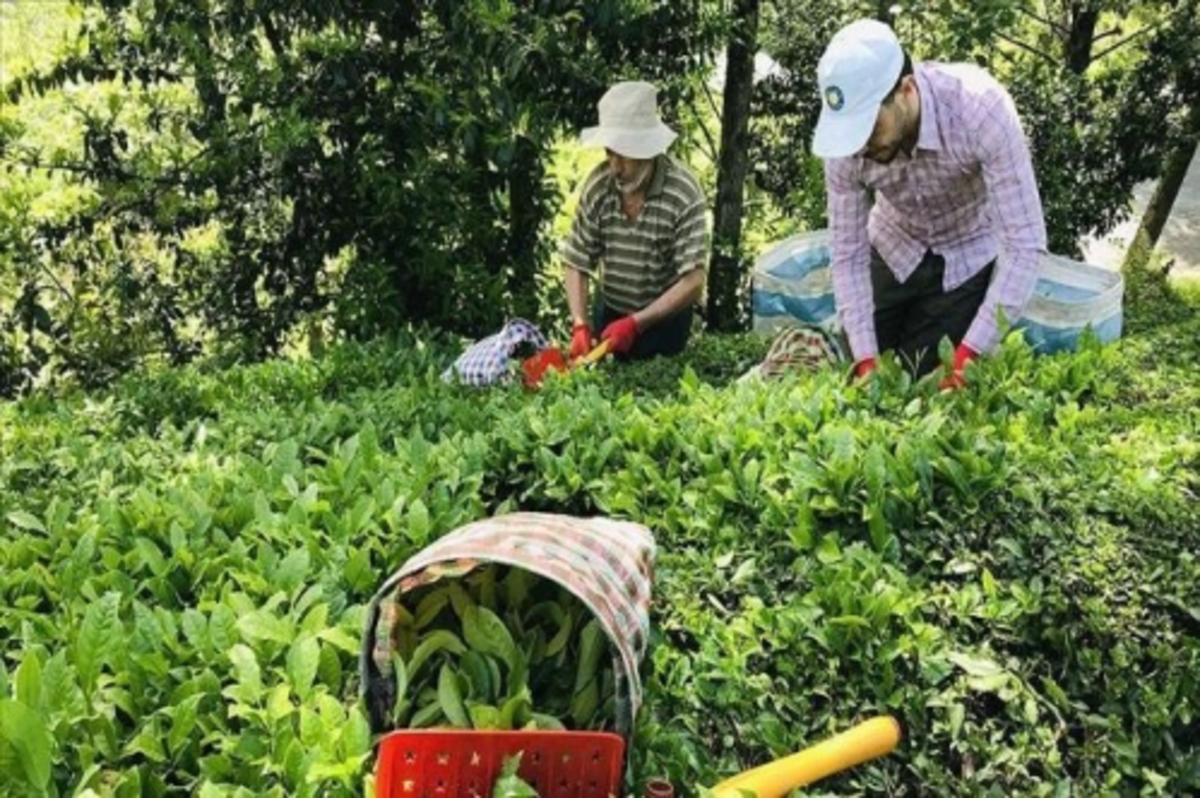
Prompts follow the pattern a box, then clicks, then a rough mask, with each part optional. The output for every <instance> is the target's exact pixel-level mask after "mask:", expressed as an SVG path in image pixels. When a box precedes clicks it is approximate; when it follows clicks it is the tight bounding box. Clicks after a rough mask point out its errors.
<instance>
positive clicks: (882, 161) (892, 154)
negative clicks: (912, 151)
mask: <svg viewBox="0 0 1200 798" xmlns="http://www.w3.org/2000/svg"><path fill="white" fill-rule="evenodd" d="M897 153H899V150H888V151H887V152H881V153H879V154H878V155H873V154H871V153H869V152H868V153H867V160H870V161H874V162H875V163H877V164H879V165H881V166H887V165H888V164H890V163H891V162H892V161H894V160H896V154H897Z"/></svg>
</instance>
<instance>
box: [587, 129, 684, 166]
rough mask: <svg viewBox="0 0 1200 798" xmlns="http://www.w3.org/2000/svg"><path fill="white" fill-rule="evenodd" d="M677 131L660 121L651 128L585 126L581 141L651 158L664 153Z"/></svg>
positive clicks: (620, 153) (638, 156)
mask: <svg viewBox="0 0 1200 798" xmlns="http://www.w3.org/2000/svg"><path fill="white" fill-rule="evenodd" d="M675 137H676V133H675V131H674V130H671V128H669V127H667V126H666V125H664V124H663V123H662V122H659V123H658V125H657V126H655V127H650V128H620V127H605V126H603V125H597V126H596V127H588V128H584V129H583V132H581V133H580V134H579V143H580V144H582V145H584V146H585V147H604V148H606V149H610V150H612V151H613V152H615V153H616V154H617V155H622V156H624V157H626V158H638V159H643V160H645V159H649V158H654V157H656V156H659V155H662V154H663V153H664V152H666V151H667V147H670V146H671V142H673V141H675Z"/></svg>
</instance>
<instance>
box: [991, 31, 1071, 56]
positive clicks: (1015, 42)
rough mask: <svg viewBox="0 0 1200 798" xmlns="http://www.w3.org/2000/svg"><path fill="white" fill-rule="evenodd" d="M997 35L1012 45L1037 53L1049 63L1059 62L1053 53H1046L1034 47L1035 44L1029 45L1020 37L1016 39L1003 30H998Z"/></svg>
mask: <svg viewBox="0 0 1200 798" xmlns="http://www.w3.org/2000/svg"><path fill="white" fill-rule="evenodd" d="M996 36H998V37H999V38H1001V39H1003V40H1004V41H1006V42H1008V43H1009V44H1012V45H1014V46H1016V47H1019V48H1021V49H1022V50H1024V51H1025V52H1027V53H1031V54H1033V55H1036V56H1037V57H1038V58H1041V59H1042V60H1044V61H1045V62H1046V63H1049V64H1054V63H1057V61H1056V60H1055V58H1054V56H1053V55H1051V54H1050V53H1045V52H1042V51H1041V50H1039V49H1037V48H1036V47H1034V46H1032V45H1029V44H1026V43H1025V42H1023V41H1021V40H1019V39H1014V38H1013V37H1011V36H1009V35H1008V34H1006V33H1003V32H1001V31H997V32H996Z"/></svg>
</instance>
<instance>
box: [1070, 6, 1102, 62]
mask: <svg viewBox="0 0 1200 798" xmlns="http://www.w3.org/2000/svg"><path fill="white" fill-rule="evenodd" d="M1071 12H1072V13H1071V32H1070V34H1069V35H1068V37H1067V42H1066V45H1067V68H1068V69H1069V70H1071V73H1072V74H1075V75H1082V74H1083V73H1084V72H1087V69H1088V67H1089V66H1091V64H1092V45H1093V44H1095V41H1096V25H1097V24H1099V22H1100V12H1099V11H1097V10H1094V9H1091V8H1088V7H1087V6H1086V5H1084V4H1082V3H1072V4H1071Z"/></svg>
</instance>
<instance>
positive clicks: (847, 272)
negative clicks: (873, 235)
mask: <svg viewBox="0 0 1200 798" xmlns="http://www.w3.org/2000/svg"><path fill="white" fill-rule="evenodd" d="M856 170H857V165H856V163H855V159H853V158H833V159H830V160H827V161H826V162H825V191H826V194H827V195H828V212H829V244H830V256H831V257H830V260H831V263H830V268H831V269H832V271H833V296H834V301H835V302H836V303H837V310H838V316H839V318H841V321H842V326H843V328H844V329H845V330H846V336H847V338H849V341H850V351H851V352H852V353H853V355H854V359H855V360H856V361H858V360H862V359H864V358H868V357H875V356H876V355H878V354H879V344H878V341H877V339H876V337H875V298H874V295H873V293H872V290H871V244H870V240H869V238H868V237H867V217H868V215H869V213H870V211H871V203H870V200H869V198H868V196H867V189H866V187H865V186H864V185H863V184H862V182H861V181H860V180H859V179H858V176H857V174H856Z"/></svg>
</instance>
